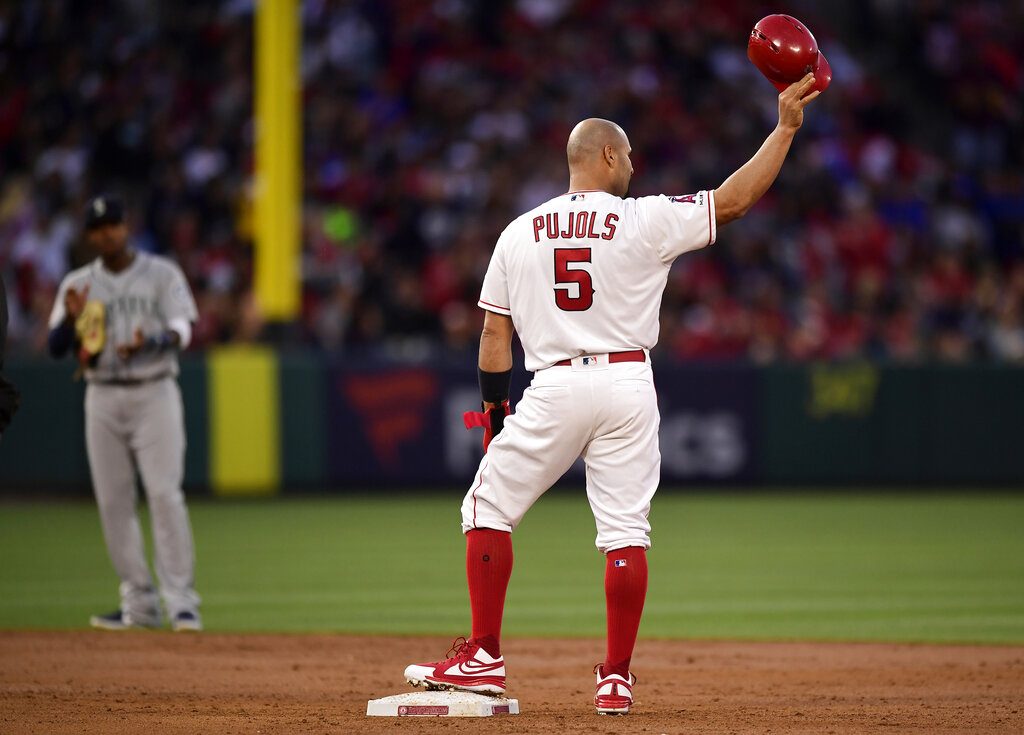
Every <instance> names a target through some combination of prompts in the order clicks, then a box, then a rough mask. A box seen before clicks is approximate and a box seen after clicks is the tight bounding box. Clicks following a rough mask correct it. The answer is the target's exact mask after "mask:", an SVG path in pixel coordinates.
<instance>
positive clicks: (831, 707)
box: [0, 632, 1024, 734]
mask: <svg viewBox="0 0 1024 735" xmlns="http://www.w3.org/2000/svg"><path fill="white" fill-rule="evenodd" d="M447 645H448V641H445V640H442V639H438V638H411V637H410V638H396V637H365V636H348V635H219V634H208V633H203V634H198V635H186V634H179V635H175V634H171V633H147V632H129V633H93V632H74V633H55V632H54V633H27V632H4V633H0V732H2V733H11V734H15V733H115V732H147V733H303V732H310V733H384V732H387V733H396V732H412V733H424V732H441V733H463V732H473V733H480V732H494V733H565V732H583V733H602V734H603V733H644V732H647V733H698V732H700V733H748V732H749V733H754V732H757V733H767V732H770V733H893V732H900V733H904V732H920V733H925V732H927V733H963V732H971V733H1020V732H1024V647H1021V646H1012V647H990V646H983V647H979V646H924V645H921V646H918V645H891V644H836V643H729V642H706V641H701V642H690V641H650V640H647V641H642V642H641V643H640V644H639V645H638V647H637V652H636V656H635V657H634V659H633V662H634V663H633V668H634V671H635V673H636V674H637V675H638V677H639V683H638V684H637V689H636V693H637V694H636V696H637V701H636V705H635V707H634V712H633V714H630V715H629V716H627V717H614V718H613V717H598V716H597V715H595V714H594V710H593V707H592V705H591V702H590V700H591V697H592V696H593V676H592V675H591V673H590V670H591V667H592V666H593V664H594V662H595V661H597V660H598V659H599V658H601V656H602V653H603V651H602V644H601V642H600V641H594V640H539V639H512V640H509V641H508V642H507V643H506V645H505V651H504V653H505V657H506V661H507V664H508V669H509V674H510V678H509V696H513V697H517V698H518V699H519V701H520V704H521V706H522V710H523V714H521V715H519V716H515V717H513V716H499V717H494V718H491V719H489V720H484V721H481V720H455V719H439V718H401V719H399V718H368V717H366V716H365V712H366V701H367V700H368V699H372V698H376V697H381V696H386V695H388V694H395V693H400V692H405V691H409V690H410V688H409V687H408V686H407V685H406V684H405V683H404V681H403V679H402V670H403V669H404V667H405V665H406V664H407V663H410V662H422V661H427V660H435V659H437V658H438V657H440V656H441V655H443V654H444V653H445V651H446V650H447Z"/></svg>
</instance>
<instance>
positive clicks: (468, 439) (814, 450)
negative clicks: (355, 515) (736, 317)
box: [0, 347, 1024, 495]
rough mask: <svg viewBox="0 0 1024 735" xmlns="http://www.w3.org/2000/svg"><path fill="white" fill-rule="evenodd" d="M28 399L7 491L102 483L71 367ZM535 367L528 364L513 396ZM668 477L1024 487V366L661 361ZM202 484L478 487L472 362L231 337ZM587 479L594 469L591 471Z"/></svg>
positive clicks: (202, 437) (205, 410)
mask: <svg viewBox="0 0 1024 735" xmlns="http://www.w3.org/2000/svg"><path fill="white" fill-rule="evenodd" d="M6 372H7V373H8V375H9V376H10V378H11V379H12V380H13V381H14V382H15V383H16V384H17V385H18V386H19V387H20V388H21V390H22V393H23V400H22V410H21V411H20V412H19V414H18V416H17V418H16V420H15V422H14V423H13V424H12V426H11V427H10V429H9V430H8V432H7V434H6V435H5V436H4V437H3V440H2V441H0V491H2V492H4V493H5V494H8V495H10V494H19V495H20V494H24V495H41V494H46V493H53V492H67V491H69V490H75V491H80V492H83V493H84V492H88V466H87V463H86V460H85V449H84V438H83V433H84V432H83V426H82V423H83V419H82V397H83V391H84V386H83V385H82V384H81V383H76V382H73V381H72V373H73V366H72V365H71V363H70V362H61V363H57V362H52V361H43V360H38V361H35V360H34V361H17V360H12V361H11V362H10V363H9V364H8V366H7V369H6ZM527 379H528V375H527V374H526V373H521V374H517V375H516V378H515V379H514V381H513V395H518V394H519V393H520V392H521V391H522V389H523V387H525V385H526V382H527ZM656 380H657V384H658V393H659V397H660V401H661V410H662V426H661V440H662V455H663V476H664V481H665V483H666V484H669V485H676V484H686V483H700V484H709V483H711V484H713V483H723V484H730V485H762V484H765V485H778V484H796V485H800V484H807V485H810V484H813V485H823V484H824V485H829V484H867V483H876V482H877V483H885V484H887V485H894V484H895V485H899V484H914V485H928V486H931V485H943V484H950V485H952V484H961V485H963V484H987V485H1001V486H1012V487H1017V486H1020V487H1024V370H1022V369H1018V368H1009V367H997V366H972V367H963V366H960V367H953V366H927V367H924V366H922V367H878V366H873V365H870V364H867V363H855V364H843V365H808V366H779V367H766V368H758V367H753V366H745V365H725V366H712V365H686V366H670V365H659V366H657V367H656ZM181 387H182V392H183V395H184V400H185V413H186V423H187V431H188V437H189V447H188V454H187V461H186V484H187V485H188V486H189V487H190V488H194V489H201V490H209V491H211V492H213V493H215V494H218V495H267V494H273V493H276V492H279V491H280V489H281V488H287V489H288V490H315V489H323V488H359V489H365V488H367V487H373V486H375V485H379V486H383V487H392V486H425V485H438V486H441V485H443V486H451V485H455V486H461V485H465V484H466V483H467V482H468V481H469V480H470V479H471V477H472V474H473V472H474V470H475V468H476V465H477V462H478V460H479V456H480V449H479V441H480V432H479V430H477V431H476V432H467V431H466V430H465V429H464V428H463V427H462V421H461V415H462V412H463V411H464V410H467V409H471V408H474V407H475V406H476V405H477V404H478V402H479V394H478V391H477V387H476V373H475V369H474V368H473V366H472V361H471V360H470V361H467V362H466V364H462V363H458V364H451V365H441V364H428V365H418V364H417V365H409V364H396V363H383V362H365V363H353V362H348V361H345V360H342V359H339V358H327V357H324V356H322V355H317V354H314V353H304V352H282V353H278V352H275V351H273V350H270V349H268V348H261V347H239V348H236V347H232V348H226V349H221V350H215V351H212V352H209V353H207V354H205V355H188V356H186V357H185V359H183V364H182V375H181ZM571 474H572V475H573V476H576V477H579V478H582V468H581V467H580V466H577V467H574V468H573V470H572V471H571Z"/></svg>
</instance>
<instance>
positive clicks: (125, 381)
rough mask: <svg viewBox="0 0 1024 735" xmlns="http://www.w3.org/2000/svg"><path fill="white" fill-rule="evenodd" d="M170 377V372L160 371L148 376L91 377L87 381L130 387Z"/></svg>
mask: <svg viewBox="0 0 1024 735" xmlns="http://www.w3.org/2000/svg"><path fill="white" fill-rule="evenodd" d="M170 377H171V374H170V373H160V374H159V375H154V376H152V377H150V378H109V379H104V380H99V379H93V380H90V381H89V382H90V383H94V384H96V385H117V386H122V387H129V388H131V387H135V386H139V385H145V384H146V383H156V382H158V381H161V380H166V379H167V378H170Z"/></svg>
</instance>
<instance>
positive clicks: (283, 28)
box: [255, 0, 302, 322]
mask: <svg viewBox="0 0 1024 735" xmlns="http://www.w3.org/2000/svg"><path fill="white" fill-rule="evenodd" d="M298 3H299V0H258V1H257V3H256V44H255V56H256V60H255V63H256V91H255V94H256V105H255V107H256V201H255V204H256V211H255V225H256V228H255V235H256V252H255V271H256V272H255V288H256V300H257V303H258V304H259V307H260V311H261V312H262V314H263V316H264V318H266V319H267V320H268V321H277V322H284V321H291V320H293V319H295V318H296V317H297V316H298V312H299V297H300V290H301V284H300V282H299V278H300V274H299V257H300V253H299V237H300V230H299V217H300V208H301V207H300V200H301V191H300V189H299V186H300V181H301V178H300V171H301V168H302V151H301V145H300V136H301V129H300V127H299V119H300V116H299V112H300V110H299V106H300V97H299V88H300V80H299V43H300V40H299V39H300V35H299V33H300V29H299V7H298Z"/></svg>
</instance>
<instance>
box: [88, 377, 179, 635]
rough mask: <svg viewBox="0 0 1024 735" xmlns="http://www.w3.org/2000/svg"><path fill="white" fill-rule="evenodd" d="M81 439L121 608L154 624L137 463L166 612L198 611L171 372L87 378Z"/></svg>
mask: <svg viewBox="0 0 1024 735" xmlns="http://www.w3.org/2000/svg"><path fill="white" fill-rule="evenodd" d="M85 440H86V449H87V451H88V455H89V469H90V472H91V474H92V485H93V492H94V493H95V495H96V502H97V504H98V506H99V511H100V522H101V523H102V526H103V538H104V539H105V540H106V543H107V551H108V552H109V553H110V560H111V562H113V565H114V571H115V572H117V576H118V577H120V579H121V585H120V594H121V610H122V611H123V613H124V614H125V615H126V616H128V617H129V618H130V619H133V620H135V621H138V622H145V623H151V622H152V623H155V622H156V621H157V620H159V618H158V617H157V618H156V620H154V611H157V612H156V615H157V616H158V615H159V604H158V602H159V601H158V598H157V593H156V589H155V588H154V585H153V577H152V576H151V574H150V571H149V566H148V565H147V563H146V555H145V549H144V546H143V542H142V529H141V528H140V525H139V516H138V513H137V510H136V506H137V504H138V498H137V494H136V480H135V473H136V468H137V469H138V474H139V476H140V477H141V480H142V486H143V488H145V491H146V499H147V503H148V505H149V512H150V517H151V520H152V525H153V542H154V547H155V551H156V554H155V556H156V573H157V578H158V580H159V582H160V595H161V596H162V597H163V600H164V606H165V607H166V609H167V613H168V614H169V615H170V616H171V617H172V618H173V617H174V616H175V615H177V614H178V613H180V612H196V613H197V612H198V607H199V595H198V594H196V591H195V588H194V581H193V575H194V567H195V554H194V551H193V545H192V529H191V526H190V524H189V518H188V509H187V508H186V507H185V494H184V493H183V492H182V490H181V481H182V476H183V475H184V469H185V468H184V464H185V422H184V410H183V408H182V402H181V392H180V391H179V389H178V383H177V381H176V380H175V379H174V378H170V377H168V378H165V379H162V380H155V381H152V382H148V383H141V384H137V385H112V384H102V383H90V384H89V386H88V387H87V388H86V392H85Z"/></svg>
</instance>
